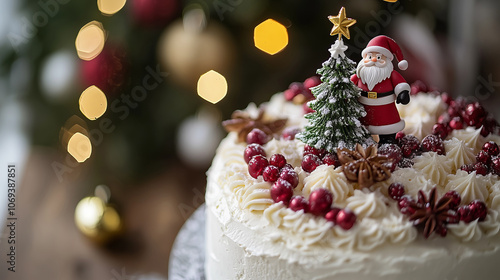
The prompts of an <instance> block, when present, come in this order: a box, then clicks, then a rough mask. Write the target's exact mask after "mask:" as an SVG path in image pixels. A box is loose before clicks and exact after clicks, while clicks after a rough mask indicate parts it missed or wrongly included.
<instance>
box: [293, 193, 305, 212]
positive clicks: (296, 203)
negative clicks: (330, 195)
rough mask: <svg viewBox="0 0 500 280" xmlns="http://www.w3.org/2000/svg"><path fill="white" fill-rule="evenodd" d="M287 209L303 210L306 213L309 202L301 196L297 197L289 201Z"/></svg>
mask: <svg viewBox="0 0 500 280" xmlns="http://www.w3.org/2000/svg"><path fill="white" fill-rule="evenodd" d="M288 207H289V208H290V209H292V210H293V211H300V210H304V212H307V210H308V208H309V202H308V201H307V199H305V198H304V197H303V196H299V195H297V196H294V197H292V199H290V204H289V205H288Z"/></svg>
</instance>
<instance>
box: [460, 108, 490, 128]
mask: <svg viewBox="0 0 500 280" xmlns="http://www.w3.org/2000/svg"><path fill="white" fill-rule="evenodd" d="M487 115H488V113H487V112H486V110H485V109H484V107H483V106H481V104H479V102H474V103H470V104H467V106H465V109H464V110H463V112H462V117H463V119H464V122H465V123H466V124H467V125H470V126H475V127H476V128H478V127H480V126H481V125H482V124H483V121H484V120H485V119H486V116H487Z"/></svg>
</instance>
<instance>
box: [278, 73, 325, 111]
mask: <svg viewBox="0 0 500 280" xmlns="http://www.w3.org/2000/svg"><path fill="white" fill-rule="evenodd" d="M319 84H321V80H320V79H319V77H318V76H312V77H310V78H307V79H306V80H305V81H304V82H303V83H300V82H294V83H291V84H290V86H289V87H288V89H287V90H285V92H284V95H285V99H286V100H288V101H293V102H294V103H296V104H303V108H304V113H305V114H307V113H311V112H313V111H312V110H311V108H309V107H308V106H307V102H308V101H311V100H313V99H314V98H315V97H314V95H313V94H312V93H311V88H312V87H315V86H317V85H319Z"/></svg>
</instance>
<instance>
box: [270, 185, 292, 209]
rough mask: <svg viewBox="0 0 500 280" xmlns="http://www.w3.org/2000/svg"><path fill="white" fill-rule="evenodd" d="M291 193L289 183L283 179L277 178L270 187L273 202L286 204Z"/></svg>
mask: <svg viewBox="0 0 500 280" xmlns="http://www.w3.org/2000/svg"><path fill="white" fill-rule="evenodd" d="M292 195H293V188H292V185H290V183H288V182H287V181H285V180H283V179H278V181H276V182H275V183H274V184H273V186H272V187H271V198H272V199H273V200H274V202H276V203H279V202H283V204H285V205H288V203H289V202H290V199H291V198H292Z"/></svg>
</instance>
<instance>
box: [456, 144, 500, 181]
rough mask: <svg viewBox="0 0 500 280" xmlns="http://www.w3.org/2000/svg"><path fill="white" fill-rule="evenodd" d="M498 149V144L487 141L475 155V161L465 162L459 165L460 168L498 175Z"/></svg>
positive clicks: (499, 166)
mask: <svg viewBox="0 0 500 280" xmlns="http://www.w3.org/2000/svg"><path fill="white" fill-rule="evenodd" d="M499 155H500V149H499V147H498V145H497V144H496V143H495V142H493V141H489V142H486V143H484V145H483V148H482V149H481V151H479V153H478V154H477V155H476V162H475V163H473V164H466V165H463V166H461V167H460V169H461V170H463V171H467V173H471V172H473V171H476V174H479V175H488V173H491V174H495V175H500V156H499Z"/></svg>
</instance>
